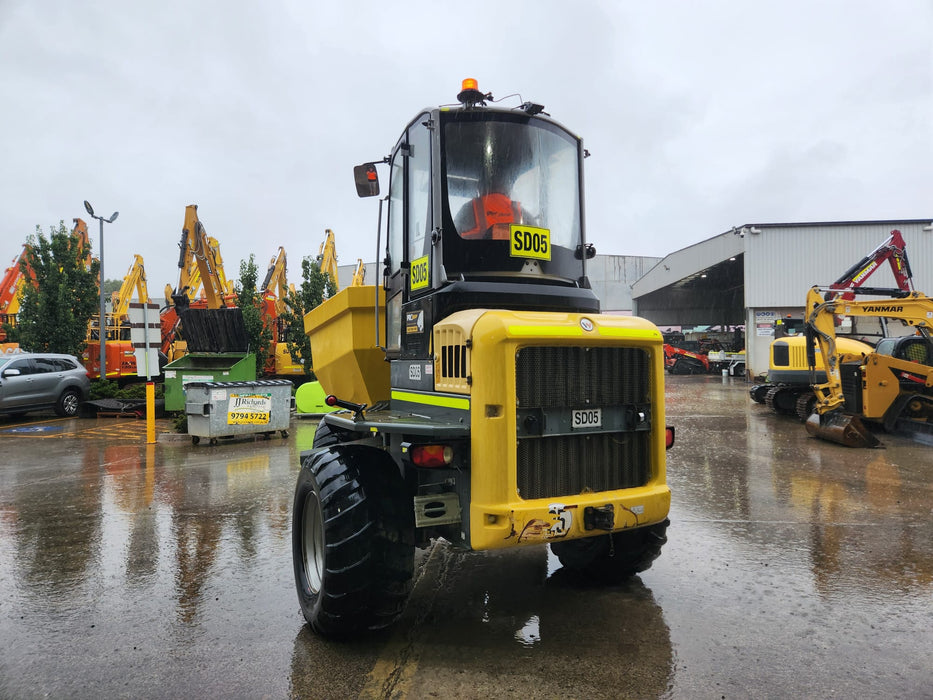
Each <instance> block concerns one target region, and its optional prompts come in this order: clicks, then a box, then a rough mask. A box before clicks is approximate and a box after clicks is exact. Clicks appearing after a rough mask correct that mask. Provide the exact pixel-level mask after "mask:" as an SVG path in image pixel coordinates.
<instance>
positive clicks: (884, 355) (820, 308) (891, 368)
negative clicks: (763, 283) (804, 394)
mask: <svg viewBox="0 0 933 700" xmlns="http://www.w3.org/2000/svg"><path fill="white" fill-rule="evenodd" d="M827 291H828V289H827V288H821V287H813V288H812V289H810V291H809V292H808V293H807V306H806V313H807V335H808V337H809V338H811V339H812V340H814V341H815V342H816V343H817V344H818V346H819V350H820V352H819V359H817V353H816V352H813V351H811V352H810V353H809V356H808V360H809V362H810V366H811V368H813V369H814V370H820V369H821V370H823V371H825V373H826V381H825V382H823V383H819V384H814V385H813V391H814V394H815V397H816V407H815V408H816V412H815V413H814V414H813V415H811V416H810V418H808V419H807V422H806V428H807V432H808V433H809V434H811V435H813V436H814V437H818V438H821V439H824V440H829V441H831V442H836V443H839V444H841V445H845V446H847V447H874V446H876V445H878V444H879V440H878V438H876V437H875V436H874V435H873V434H872V433H871V432H870V431H869V429H868V427H867V426H866V425H865V422H867V423H869V424H870V425H875V426H878V427H883V428H884V429H885V430H887V431H889V432H895V431H897V432H912V433H926V434H931V435H933V335H931V331H933V299H930V298H929V297H927V296H924V295H923V294H921V293H920V292H904V291H901V290H898V289H892V290H887V291H889V292H890V296H889V298H885V299H873V300H871V301H852V300H847V299H841V298H830V299H827V298H825V296H824V294H825V293H826V292H827ZM879 291H880V290H869V291H868V292H867V293H868V294H877V293H878V292H879ZM852 292H854V293H856V294H859V293H866V292H865V291H864V290H852ZM837 315H844V316H861V317H866V316H867V317H877V318H885V319H890V320H894V321H900V322H901V323H902V324H903V327H904V328H906V329H907V330H910V331H912V333H910V334H909V335H903V336H893V335H892V336H890V337H887V338H884V339H883V340H881V341H879V343H878V344H877V346H876V347H875V348H874V350H873V351H872V352H870V353H868V354H866V355H865V356H864V357H862V358H861V359H859V360H857V361H850V362H845V361H841V358H840V353H839V349H838V343H837V338H836V316H837ZM812 346H813V344H812V343H810V347H811V348H812Z"/></svg>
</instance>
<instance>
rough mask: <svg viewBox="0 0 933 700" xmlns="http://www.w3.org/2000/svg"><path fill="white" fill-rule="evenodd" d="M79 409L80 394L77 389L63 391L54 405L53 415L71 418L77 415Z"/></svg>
mask: <svg viewBox="0 0 933 700" xmlns="http://www.w3.org/2000/svg"><path fill="white" fill-rule="evenodd" d="M80 407H81V394H80V393H79V392H78V390H77V389H74V388H71V389H65V390H64V391H63V392H62V395H61V396H59V397H58V402H57V403H56V404H55V413H57V414H58V415H60V416H65V417H67V418H72V417H74V416H76V415H78V409H79V408H80Z"/></svg>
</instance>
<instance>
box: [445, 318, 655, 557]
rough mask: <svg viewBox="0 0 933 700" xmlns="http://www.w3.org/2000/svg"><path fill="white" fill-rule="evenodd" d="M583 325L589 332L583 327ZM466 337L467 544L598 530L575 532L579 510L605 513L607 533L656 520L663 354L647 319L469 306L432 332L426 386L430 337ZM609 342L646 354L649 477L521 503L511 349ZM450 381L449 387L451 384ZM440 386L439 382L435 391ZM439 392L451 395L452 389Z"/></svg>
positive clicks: (492, 545) (486, 545) (506, 543)
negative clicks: (609, 521)
mask: <svg viewBox="0 0 933 700" xmlns="http://www.w3.org/2000/svg"><path fill="white" fill-rule="evenodd" d="M587 328H590V330H587ZM456 334H460V335H461V336H463V338H464V339H467V338H468V339H469V340H470V343H469V347H468V348H467V350H466V352H465V354H466V366H465V368H464V373H465V376H466V377H469V378H470V379H469V382H467V381H464V382H463V384H462V385H461V386H460V387H459V391H460V393H465V392H464V389H465V388H468V390H469V391H470V407H471V413H470V429H471V438H470V446H471V447H470V449H471V455H470V468H471V494H472V498H471V503H470V545H471V547H472V548H473V549H477V550H482V549H496V548H501V547H510V546H515V545H523V544H533V543H541V542H549V541H554V540H555V539H557V538H561V539H575V538H578V537H588V536H592V535H596V534H600V533H601V532H603V531H600V530H585V529H584V525H583V511H584V509H585V508H586V507H587V506H603V507H604V506H606V505H609V504H611V505H612V506H613V510H614V520H615V527H616V529H623V528H630V527H635V526H641V525H650V524H653V523H657V522H661V521H663V520H664V519H665V518H666V517H667V515H668V512H669V510H670V502H671V495H670V489H669V487H668V486H667V481H666V470H665V449H666V448H665V431H664V425H665V415H664V384H663V382H664V379H663V377H664V354H663V350H662V342H663V341H662V337H661V333H660V331H658V329H657V328H656V327H655V326H654V325H653V324H652V323H650V322H649V321H646V320H644V319H641V318H633V317H625V316H608V315H600V314H577V313H535V312H512V311H483V310H470V311H463V312H459V313H456V314H453V315H452V316H450V317H449V318H447V319H445V320H444V321H443V322H441V323H439V324H437V325H436V326H435V329H434V339H435V353H436V354H435V358H434V359H435V375H437V376H436V379H435V382H436V386H437V382H439V381H440V380H441V377H440V369H439V368H440V366H441V365H442V363H443V359H442V357H441V356H440V354H439V353H438V350H440V348H441V347H442V346H441V345H440V344H438V339H439V338H444V337H447V338H448V339H449V338H451V337H452V336H455V335H456ZM533 345H547V346H559V345H568V346H585V347H612V346H619V345H624V346H626V347H638V348H641V349H644V350H645V351H647V352H648V354H649V357H650V363H651V369H650V372H651V376H650V395H651V402H652V416H651V420H652V425H653V426H654V428H653V434H652V442H651V446H650V460H651V465H652V468H651V476H650V479H649V481H648V483H646V484H645V485H644V486H641V487H637V488H627V489H620V490H616V491H603V492H599V493H582V494H578V495H574V496H568V497H561V498H557V499H555V498H540V499H534V500H524V499H522V498H521V497H520V496H519V494H518V493H517V492H516V486H515V484H516V483H517V481H516V474H517V463H516V462H517V459H516V444H517V443H516V441H517V428H516V421H517V407H516V400H515V395H514V387H515V381H516V377H515V354H516V353H517V352H518V350H519V349H520V348H522V347H525V346H533ZM454 384H455V383H454ZM438 389H439V390H440V387H438ZM443 390H444V391H448V392H457V391H458V387H457V386H456V385H450V386H445V387H444V389H443Z"/></svg>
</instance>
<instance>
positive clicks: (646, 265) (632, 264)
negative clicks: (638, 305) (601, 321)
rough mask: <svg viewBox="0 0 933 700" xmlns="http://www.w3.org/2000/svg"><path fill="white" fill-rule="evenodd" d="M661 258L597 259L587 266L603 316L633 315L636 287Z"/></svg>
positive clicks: (628, 256)
mask: <svg viewBox="0 0 933 700" xmlns="http://www.w3.org/2000/svg"><path fill="white" fill-rule="evenodd" d="M660 260H661V258H647V257H638V256H634V255H597V256H596V257H595V258H593V259H592V260H588V261H587V263H586V276H587V277H589V279H590V285H591V286H592V287H593V291H594V292H595V293H596V296H598V297H599V303H600V310H601V311H602V312H603V313H626V314H628V313H631V311H632V285H633V284H635V281H636V280H638V279H639V278H640V277H642V276H644V274H645V273H646V272H648V270H650V269H651V268H652V267H654V266H655V265H657V264H658V262H659V261H660Z"/></svg>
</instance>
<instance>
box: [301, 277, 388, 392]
mask: <svg viewBox="0 0 933 700" xmlns="http://www.w3.org/2000/svg"><path fill="white" fill-rule="evenodd" d="M376 291H377V288H376V287H375V286H372V285H370V286H364V287H347V288H345V289H344V290H343V291H340V292H338V293H337V294H335V295H334V296H332V297H331V298H330V299H327V300H326V301H325V302H324V303H323V304H321V305H320V306H318V307H317V308H315V309H312V310H311V311H309V312H308V313H306V314H305V317H304V324H305V333H306V334H307V336H308V339H309V340H310V341H311V353H312V358H313V361H314V373H315V374H316V375H317V378H318V381H320V382H321V386H323V387H324V390H325V391H326V392H327V393H328V394H334V395H336V396H338V397H339V398H341V399H344V400H348V401H353V402H354V403H365V404H367V405H369V406H371V405H373V404H374V403H376V402H378V401H385V400H388V399H389V363H388V362H386V360H385V351H384V350H383V349H382V347H380V346H385V327H384V326H381V327H380V337H379V339H378V341H377V339H376V330H375V329H376ZM378 294H379V310H378V313H379V316H380V318H382V317H384V311H385V292H384V291H383V290H382V288H379V289H378Z"/></svg>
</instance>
